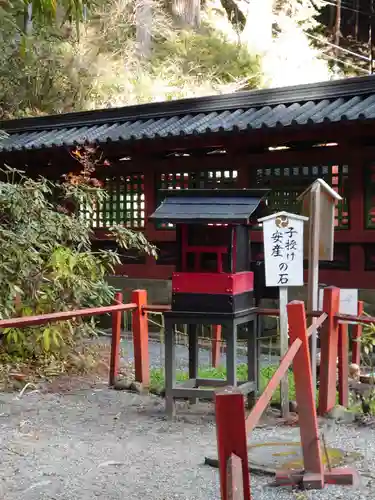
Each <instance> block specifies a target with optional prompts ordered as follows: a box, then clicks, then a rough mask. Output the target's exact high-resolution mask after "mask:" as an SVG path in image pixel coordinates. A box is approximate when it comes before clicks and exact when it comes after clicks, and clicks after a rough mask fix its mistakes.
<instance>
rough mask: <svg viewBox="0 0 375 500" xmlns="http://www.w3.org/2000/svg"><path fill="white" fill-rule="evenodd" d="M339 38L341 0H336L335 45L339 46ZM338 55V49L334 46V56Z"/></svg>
mask: <svg viewBox="0 0 375 500" xmlns="http://www.w3.org/2000/svg"><path fill="white" fill-rule="evenodd" d="M340 38H341V0H337V4H336V21H335V45H337V47H339V45H340ZM339 55H340V51H339V49H338V48H336V57H337V56H339Z"/></svg>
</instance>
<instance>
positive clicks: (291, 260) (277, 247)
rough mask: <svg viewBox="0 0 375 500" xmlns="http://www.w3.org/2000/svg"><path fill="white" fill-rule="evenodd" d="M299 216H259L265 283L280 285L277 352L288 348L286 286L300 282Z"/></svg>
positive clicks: (284, 385) (284, 406)
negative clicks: (260, 217)
mask: <svg viewBox="0 0 375 500" xmlns="http://www.w3.org/2000/svg"><path fill="white" fill-rule="evenodd" d="M306 220H308V219H307V217H303V216H301V215H295V214H290V213H288V212H279V213H277V214H272V215H269V216H268V217H263V218H262V219H259V222H262V223H263V242H264V263H265V271H266V286H277V287H278V288H279V310H280V315H279V331H280V354H281V356H284V355H285V353H286V352H287V350H288V314H287V309H286V306H287V304H288V287H290V286H301V285H303V224H304V222H305V221H306ZM280 397H281V414H282V416H283V417H284V418H287V417H288V415H289V389H288V377H287V375H285V376H284V377H283V378H282V379H281V383H280Z"/></svg>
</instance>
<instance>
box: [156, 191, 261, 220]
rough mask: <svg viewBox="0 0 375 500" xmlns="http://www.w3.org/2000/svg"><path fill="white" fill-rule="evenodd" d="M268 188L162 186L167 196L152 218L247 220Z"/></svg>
mask: <svg viewBox="0 0 375 500" xmlns="http://www.w3.org/2000/svg"><path fill="white" fill-rule="evenodd" d="M268 192H269V190H268V189H225V190H218V189H191V190H189V189H186V190H183V191H169V190H161V193H162V194H165V195H166V197H165V199H164V201H162V203H161V204H160V205H159V207H158V208H157V209H156V211H155V212H154V213H153V214H152V215H151V217H150V220H151V221H154V222H169V223H172V224H173V223H198V224H200V223H202V224H203V223H220V222H223V223H234V224H247V223H248V222H249V219H250V217H251V216H252V215H253V214H254V213H255V212H256V210H257V209H258V207H259V205H260V202H261V201H262V200H263V199H264V198H265V196H266V195H267V193H268Z"/></svg>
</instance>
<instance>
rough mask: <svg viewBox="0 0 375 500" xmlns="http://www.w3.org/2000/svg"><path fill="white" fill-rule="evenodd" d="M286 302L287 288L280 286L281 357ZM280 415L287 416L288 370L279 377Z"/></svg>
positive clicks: (285, 333) (285, 341) (285, 332)
mask: <svg viewBox="0 0 375 500" xmlns="http://www.w3.org/2000/svg"><path fill="white" fill-rule="evenodd" d="M287 304H288V288H287V287H285V286H281V287H280V288H279V308H280V317H279V334H280V356H281V357H282V358H283V357H284V356H285V354H286V352H287V350H288V345H289V340H288V314H287V311H286V306H287ZM280 400H281V415H282V417H283V418H288V417H289V384H288V372H286V374H285V376H284V377H283V378H282V379H281V383H280Z"/></svg>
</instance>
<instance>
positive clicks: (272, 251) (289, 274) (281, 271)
mask: <svg viewBox="0 0 375 500" xmlns="http://www.w3.org/2000/svg"><path fill="white" fill-rule="evenodd" d="M307 220H308V218H307V217H303V216H301V215H295V214H290V213H287V212H279V213H277V214H272V215H269V216H267V217H263V218H262V219H259V222H262V223H263V242H264V262H265V271H266V286H277V287H289V286H302V285H303V225H304V222H305V221H307Z"/></svg>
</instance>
